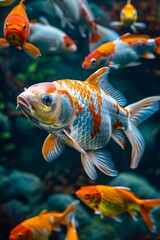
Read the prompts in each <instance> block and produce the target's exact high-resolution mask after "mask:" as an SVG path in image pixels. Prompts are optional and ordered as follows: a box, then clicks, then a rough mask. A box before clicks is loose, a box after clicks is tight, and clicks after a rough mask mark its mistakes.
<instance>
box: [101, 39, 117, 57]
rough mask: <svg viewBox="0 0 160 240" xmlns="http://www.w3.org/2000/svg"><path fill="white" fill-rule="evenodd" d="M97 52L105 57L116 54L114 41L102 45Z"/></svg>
mask: <svg viewBox="0 0 160 240" xmlns="http://www.w3.org/2000/svg"><path fill="white" fill-rule="evenodd" d="M97 52H99V53H101V54H103V55H110V54H114V53H115V43H114V41H112V42H108V43H104V44H102V45H101V46H100V47H98V48H97Z"/></svg>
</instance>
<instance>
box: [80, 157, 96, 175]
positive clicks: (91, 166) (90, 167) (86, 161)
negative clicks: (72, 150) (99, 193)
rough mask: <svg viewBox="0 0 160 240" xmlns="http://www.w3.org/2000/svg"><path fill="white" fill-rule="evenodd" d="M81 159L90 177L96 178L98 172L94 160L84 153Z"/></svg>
mask: <svg viewBox="0 0 160 240" xmlns="http://www.w3.org/2000/svg"><path fill="white" fill-rule="evenodd" d="M81 161H82V165H83V167H84V170H85V171H86V173H87V175H88V176H89V177H90V179H92V180H95V179H96V178H97V172H96V168H95V166H94V164H93V162H92V160H91V159H90V158H89V157H88V155H87V154H84V153H82V154H81Z"/></svg>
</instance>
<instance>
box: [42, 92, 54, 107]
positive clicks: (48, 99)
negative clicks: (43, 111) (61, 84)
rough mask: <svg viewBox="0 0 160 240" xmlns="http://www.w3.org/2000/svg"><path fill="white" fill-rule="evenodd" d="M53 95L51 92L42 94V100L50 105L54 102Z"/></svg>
mask: <svg viewBox="0 0 160 240" xmlns="http://www.w3.org/2000/svg"><path fill="white" fill-rule="evenodd" d="M52 100H53V99H52V96H51V95H49V94H42V102H43V103H44V104H45V105H47V106H50V105H51V104H52Z"/></svg>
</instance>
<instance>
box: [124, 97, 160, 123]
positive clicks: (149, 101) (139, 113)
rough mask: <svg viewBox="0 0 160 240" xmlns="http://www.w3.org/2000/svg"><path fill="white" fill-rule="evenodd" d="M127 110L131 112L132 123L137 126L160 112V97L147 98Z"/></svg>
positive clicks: (131, 105)
mask: <svg viewBox="0 0 160 240" xmlns="http://www.w3.org/2000/svg"><path fill="white" fill-rule="evenodd" d="M126 108H127V109H128V110H129V111H131V121H132V122H133V123H134V124H135V125H136V126H137V125H139V124H140V123H141V122H143V121H145V120H146V119H148V118H149V117H150V116H151V115H152V114H153V113H155V112H156V111H158V110H160V96H155V97H149V98H145V99H143V100H141V101H138V102H136V103H133V104H130V105H128V106H127V107H126Z"/></svg>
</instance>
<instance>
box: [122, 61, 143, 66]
mask: <svg viewBox="0 0 160 240" xmlns="http://www.w3.org/2000/svg"><path fill="white" fill-rule="evenodd" d="M141 64H142V63H141V62H131V63H128V64H126V65H125V67H136V66H140V65H141Z"/></svg>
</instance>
